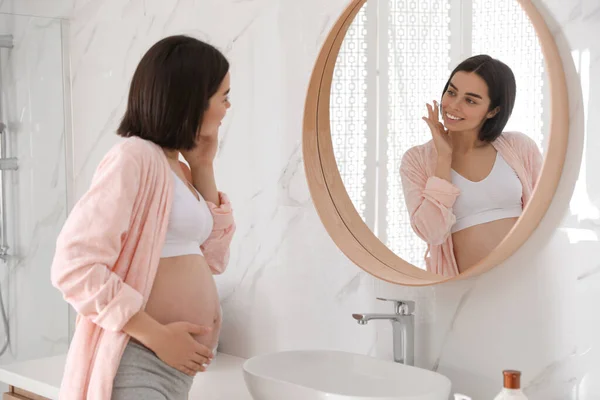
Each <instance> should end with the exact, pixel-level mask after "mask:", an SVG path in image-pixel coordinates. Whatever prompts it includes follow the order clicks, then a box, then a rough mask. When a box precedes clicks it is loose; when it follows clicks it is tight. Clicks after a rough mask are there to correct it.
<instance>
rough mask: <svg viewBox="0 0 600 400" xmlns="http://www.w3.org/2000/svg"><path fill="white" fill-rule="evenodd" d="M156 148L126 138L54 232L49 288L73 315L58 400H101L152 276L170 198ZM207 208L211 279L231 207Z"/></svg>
mask: <svg viewBox="0 0 600 400" xmlns="http://www.w3.org/2000/svg"><path fill="white" fill-rule="evenodd" d="M173 190H174V182H173V176H172V173H171V168H170V166H169V163H168V162H167V158H166V156H165V154H164V152H163V151H162V149H161V148H160V147H159V146H157V145H155V144H154V143H152V142H149V141H145V140H143V139H140V138H136V137H133V138H128V139H125V140H123V141H122V142H121V143H119V144H117V145H116V146H114V147H113V148H112V149H111V150H110V151H109V152H108V154H107V155H106V156H105V157H104V159H103V160H102V162H101V163H100V165H99V166H98V169H97V170H96V173H95V174H94V177H93V179H92V184H91V187H90V189H89V190H88V191H87V193H85V194H84V195H83V196H82V198H81V199H80V200H79V201H78V202H77V204H76V205H75V207H74V208H73V210H72V211H71V213H70V214H69V217H68V219H67V221H66V223H65V225H64V227H63V228H62V231H61V233H60V235H59V237H58V240H57V243H56V253H55V256H54V261H53V264H52V274H51V275H52V284H53V285H54V286H55V287H56V288H58V289H59V290H60V291H61V292H62V294H63V296H64V298H65V300H66V301H67V302H68V303H69V304H71V305H72V306H73V308H74V309H75V310H76V311H77V313H78V316H77V326H76V329H75V334H74V336H73V340H72V341H71V345H70V347H69V353H68V355H67V363H66V366H65V371H64V375H63V380H62V384H61V390H60V399H65V400H66V399H69V400H85V399H87V400H108V399H110V396H111V393H112V384H113V380H114V377H115V374H116V372H117V368H118V366H119V363H120V360H121V356H122V354H123V351H124V350H125V346H126V344H127V342H128V340H129V335H127V334H126V333H125V332H123V331H122V329H123V327H124V326H125V324H126V323H127V322H128V321H129V319H130V318H131V317H132V316H133V315H134V314H136V313H137V312H138V311H140V310H143V309H144V307H145V305H146V302H147V301H148V296H149V295H150V290H151V288H152V284H153V282H154V277H155V276H156V271H157V268H158V263H159V260H160V254H161V251H162V247H163V244H164V240H165V234H166V230H167V224H168V221H169V213H170V210H171V203H172V199H173ZM219 196H220V200H221V205H220V206H219V207H217V206H216V205H215V204H212V203H208V205H209V208H210V210H211V213H212V215H213V218H214V226H213V231H212V233H211V235H210V236H209V238H208V239H207V240H206V241H205V242H204V243H203V244H202V246H201V249H202V252H203V254H204V256H205V258H206V262H207V263H208V265H209V267H210V269H211V270H212V272H213V273H215V274H219V273H222V272H223V271H224V270H225V267H226V266H227V262H228V259H229V244H230V242H231V239H232V236H233V233H234V231H235V223H234V221H233V216H232V210H231V205H230V203H229V200H228V199H227V196H225V195H224V194H223V193H219Z"/></svg>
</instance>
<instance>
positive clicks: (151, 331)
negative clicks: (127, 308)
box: [123, 311, 165, 350]
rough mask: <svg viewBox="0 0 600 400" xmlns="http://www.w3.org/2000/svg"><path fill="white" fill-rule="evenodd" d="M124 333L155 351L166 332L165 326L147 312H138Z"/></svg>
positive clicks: (126, 325) (126, 326) (128, 323)
mask: <svg viewBox="0 0 600 400" xmlns="http://www.w3.org/2000/svg"><path fill="white" fill-rule="evenodd" d="M123 331H124V332H125V333H127V334H128V335H129V336H131V337H133V338H135V339H137V340H138V341H139V342H140V343H142V344H143V345H144V346H146V347H148V348H149V349H150V350H153V349H154V348H155V346H156V344H157V343H158V342H159V341H160V340H161V337H162V336H163V333H164V332H165V326H164V325H163V324H161V323H160V322H158V321H157V320H155V319H154V318H152V317H151V316H150V315H149V314H148V313H146V312H145V311H138V313H137V314H135V315H134V316H133V317H131V319H130V320H129V321H128V322H127V323H126V324H125V326H124V327H123Z"/></svg>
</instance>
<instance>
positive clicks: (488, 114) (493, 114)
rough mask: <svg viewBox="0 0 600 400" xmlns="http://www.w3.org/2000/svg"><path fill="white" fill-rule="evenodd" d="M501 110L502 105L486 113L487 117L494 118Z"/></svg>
mask: <svg viewBox="0 0 600 400" xmlns="http://www.w3.org/2000/svg"><path fill="white" fill-rule="evenodd" d="M499 112H500V106H498V107H496V108H494V109H493V110H492V111H490V112H488V113H487V115H486V118H487V119H490V118H494V117H495V116H496V115H497V114H498V113H499Z"/></svg>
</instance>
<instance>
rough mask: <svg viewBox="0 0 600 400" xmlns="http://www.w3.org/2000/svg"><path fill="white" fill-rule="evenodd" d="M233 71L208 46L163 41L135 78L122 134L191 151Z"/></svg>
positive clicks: (173, 39) (188, 39)
mask: <svg viewBox="0 0 600 400" xmlns="http://www.w3.org/2000/svg"><path fill="white" fill-rule="evenodd" d="M228 71H229V62H228V61H227V59H226V58H225V56H224V55H223V54H222V53H221V52H220V51H219V50H217V49H216V48H215V47H213V46H211V45H209V44H207V43H204V42H202V41H200V40H197V39H194V38H191V37H189V36H183V35H178V36H170V37H167V38H164V39H162V40H160V41H159V42H157V43H156V44H154V45H153V46H152V47H151V48H150V49H149V50H148V51H147V52H146V54H144V56H143V57H142V59H141V61H140V63H139V64H138V66H137V68H136V70H135V73H134V74H133V78H132V80H131V87H130V89H129V99H128V100H127V110H126V111H125V115H124V116H123V120H122V121H121V124H120V125H119V128H118V129H117V134H118V135H120V136H123V137H130V136H138V137H141V138H142V139H146V140H150V141H152V142H154V143H156V144H157V145H159V146H161V147H165V148H168V149H173V150H190V149H192V148H193V147H194V146H195V142H196V136H197V133H198V130H199V128H200V125H201V124H202V118H203V116H204V112H205V111H206V110H207V109H208V105H209V100H210V98H211V97H212V96H213V95H214V94H215V93H216V92H217V90H218V89H219V86H220V85H221V82H222V81H223V79H224V78H225V75H227V72H228Z"/></svg>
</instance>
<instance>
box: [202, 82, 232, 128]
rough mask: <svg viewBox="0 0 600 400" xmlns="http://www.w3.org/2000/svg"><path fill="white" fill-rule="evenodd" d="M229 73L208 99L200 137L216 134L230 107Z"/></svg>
mask: <svg viewBox="0 0 600 400" xmlns="http://www.w3.org/2000/svg"><path fill="white" fill-rule="evenodd" d="M229 81H230V78H229V72H228V73H227V74H226V75H225V78H223V81H222V82H221V85H220V86H219V89H218V90H217V92H216V93H215V94H214V95H213V96H212V97H211V98H210V99H209V101H208V109H207V110H206V111H205V112H204V117H203V118H202V125H201V127H200V136H212V135H216V134H218V131H219V126H221V121H222V120H223V118H225V114H227V109H228V108H229V107H231V103H230V102H229Z"/></svg>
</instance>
